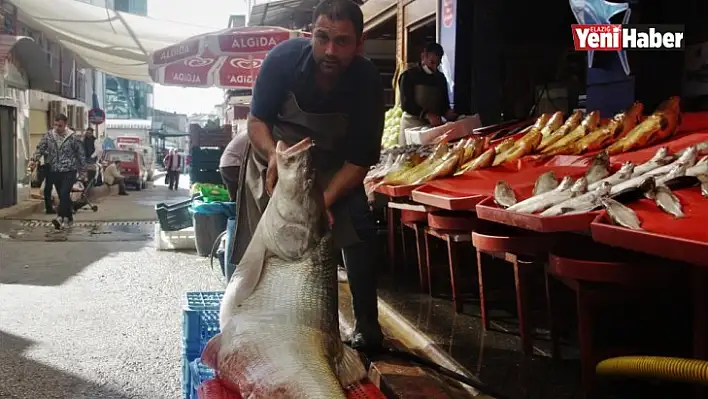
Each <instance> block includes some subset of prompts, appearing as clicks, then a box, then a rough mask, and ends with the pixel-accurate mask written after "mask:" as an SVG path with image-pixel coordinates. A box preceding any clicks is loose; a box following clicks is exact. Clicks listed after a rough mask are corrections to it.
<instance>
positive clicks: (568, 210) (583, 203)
mask: <svg viewBox="0 0 708 399" xmlns="http://www.w3.org/2000/svg"><path fill="white" fill-rule="evenodd" d="M611 188H612V185H611V184H610V183H608V182H606V181H605V182H601V183H600V185H599V186H597V188H596V189H595V190H593V191H588V192H587V193H585V194H583V195H580V196H577V197H575V198H571V199H569V200H566V201H564V202H561V203H560V204H558V205H554V206H552V207H550V208H548V209H546V210H545V211H543V212H541V216H559V215H572V214H577V213H586V212H590V211H592V210H593V209H595V208H597V207H599V206H601V205H602V204H601V203H600V200H601V199H602V198H603V197H605V196H607V195H608V194H609V193H610V189H611Z"/></svg>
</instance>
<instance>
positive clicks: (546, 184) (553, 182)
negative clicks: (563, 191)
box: [532, 171, 560, 195]
mask: <svg viewBox="0 0 708 399" xmlns="http://www.w3.org/2000/svg"><path fill="white" fill-rule="evenodd" d="M558 184H560V182H559V181H558V179H557V178H556V174H555V173H553V171H550V172H546V173H544V174H542V175H541V176H539V177H538V179H536V183H535V184H534V185H533V194H532V195H539V194H543V193H546V192H549V191H551V190H553V189H554V188H556V187H558Z"/></svg>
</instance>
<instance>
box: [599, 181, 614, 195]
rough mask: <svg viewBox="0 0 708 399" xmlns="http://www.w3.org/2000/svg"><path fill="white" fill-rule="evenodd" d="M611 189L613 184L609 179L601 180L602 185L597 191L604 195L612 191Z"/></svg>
mask: <svg viewBox="0 0 708 399" xmlns="http://www.w3.org/2000/svg"><path fill="white" fill-rule="evenodd" d="M610 190H612V184H610V182H608V181H603V182H600V185H599V186H598V187H597V188H596V189H595V192H596V193H597V194H598V195H600V196H602V197H604V196H606V195H607V194H609V193H610Z"/></svg>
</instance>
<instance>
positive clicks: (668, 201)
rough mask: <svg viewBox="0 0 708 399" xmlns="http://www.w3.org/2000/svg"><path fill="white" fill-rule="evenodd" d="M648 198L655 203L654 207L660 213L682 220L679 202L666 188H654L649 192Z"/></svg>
mask: <svg viewBox="0 0 708 399" xmlns="http://www.w3.org/2000/svg"><path fill="white" fill-rule="evenodd" d="M649 197H650V198H651V199H653V200H654V202H656V205H657V206H658V207H659V209H661V210H662V211H664V212H666V213H668V214H669V215H673V216H674V217H676V218H682V217H683V216H684V215H683V210H682V209H681V201H679V199H678V197H676V195H674V193H673V192H671V190H670V189H669V188H668V187H666V186H656V187H654V190H652V191H650V192H649Z"/></svg>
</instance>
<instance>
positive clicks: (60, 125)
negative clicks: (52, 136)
mask: <svg viewBox="0 0 708 399" xmlns="http://www.w3.org/2000/svg"><path fill="white" fill-rule="evenodd" d="M54 130H56V132H57V133H64V131H65V130H66V121H54Z"/></svg>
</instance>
